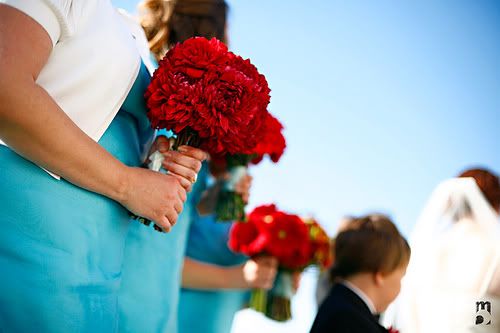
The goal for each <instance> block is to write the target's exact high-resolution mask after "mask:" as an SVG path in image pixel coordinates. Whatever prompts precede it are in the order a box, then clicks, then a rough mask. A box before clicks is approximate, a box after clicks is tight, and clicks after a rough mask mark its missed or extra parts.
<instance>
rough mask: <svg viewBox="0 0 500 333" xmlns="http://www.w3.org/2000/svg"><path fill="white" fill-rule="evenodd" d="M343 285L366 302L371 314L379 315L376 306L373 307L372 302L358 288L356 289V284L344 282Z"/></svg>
mask: <svg viewBox="0 0 500 333" xmlns="http://www.w3.org/2000/svg"><path fill="white" fill-rule="evenodd" d="M341 283H342V284H343V285H344V286H346V287H347V288H349V289H351V291H352V292H353V293H355V294H356V295H358V296H359V298H361V299H362V300H363V302H365V304H366V306H367V307H368V309H370V312H371V313H372V314H373V315H375V314H377V311H376V310H375V305H373V302H372V300H371V299H370V298H369V297H368V296H367V295H366V294H365V293H364V292H363V291H362V290H361V289H359V288H358V287H356V286H355V285H354V284H352V283H351V282H349V281H347V280H342V281H341Z"/></svg>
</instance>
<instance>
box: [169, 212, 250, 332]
mask: <svg viewBox="0 0 500 333" xmlns="http://www.w3.org/2000/svg"><path fill="white" fill-rule="evenodd" d="M230 228H231V223H227V222H217V221H216V219H215V216H214V215H209V216H207V217H200V216H199V215H198V214H194V218H193V222H192V224H191V229H190V230H189V237H188V243H187V249H186V256H187V257H190V258H192V259H195V260H198V261H202V262H206V263H210V264H215V265H219V266H234V265H240V264H242V263H244V262H245V261H246V260H247V259H248V258H247V257H245V256H243V255H240V254H236V253H234V252H232V251H231V250H230V249H229V248H228V247H227V241H228V235H229V229H230ZM248 299H249V292H248V291H247V290H195V289H186V288H183V289H182V290H181V298H180V302H179V315H178V318H179V320H178V322H179V330H178V331H179V333H191V332H200V333H229V332H230V331H231V326H232V322H233V317H234V315H235V314H236V312H237V311H238V310H240V309H242V308H243V307H244V305H245V304H246V303H247V302H248ZM194 318H196V320H193V319H194Z"/></svg>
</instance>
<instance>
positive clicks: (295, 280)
mask: <svg viewBox="0 0 500 333" xmlns="http://www.w3.org/2000/svg"><path fill="white" fill-rule="evenodd" d="M301 277H302V272H293V273H292V289H293V292H294V293H296V292H297V290H299V287H300V279H301Z"/></svg>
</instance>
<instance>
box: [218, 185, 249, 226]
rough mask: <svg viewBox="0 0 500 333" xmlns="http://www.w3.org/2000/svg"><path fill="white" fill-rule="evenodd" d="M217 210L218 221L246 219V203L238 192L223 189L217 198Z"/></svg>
mask: <svg viewBox="0 0 500 333" xmlns="http://www.w3.org/2000/svg"><path fill="white" fill-rule="evenodd" d="M215 212H216V214H217V221H243V220H244V219H245V203H244V202H243V198H242V197H241V195H239V194H238V193H236V192H234V191H227V190H222V191H221V192H220V194H219V198H218V200H217V207H216V208H215Z"/></svg>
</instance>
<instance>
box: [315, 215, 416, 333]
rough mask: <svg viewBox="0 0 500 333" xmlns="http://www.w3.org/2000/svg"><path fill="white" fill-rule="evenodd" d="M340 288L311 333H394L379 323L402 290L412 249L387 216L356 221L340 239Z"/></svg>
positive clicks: (336, 268) (336, 269) (335, 270)
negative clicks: (380, 314) (380, 316)
mask: <svg viewBox="0 0 500 333" xmlns="http://www.w3.org/2000/svg"><path fill="white" fill-rule="evenodd" d="M334 252H335V262H334V265H333V267H332V270H331V275H332V281H333V282H334V286H333V288H332V290H331V291H330V293H329V295H328V297H327V298H326V300H325V301H324V302H323V304H322V305H321V306H320V308H319V311H318V314H317V316H316V319H315V320H314V323H313V326H312V328H311V333H381V332H389V331H388V330H387V329H386V328H384V327H383V326H381V325H380V324H379V323H378V314H379V313H381V312H383V311H385V309H386V308H387V307H388V306H389V304H390V303H391V302H392V301H393V300H394V299H395V298H396V296H397V295H398V293H399V291H400V288H401V279H402V278H403V276H404V274H405V272H406V267H407V266H408V262H409V259H410V247H409V246H408V243H407V242H406V240H405V239H404V238H403V236H401V234H400V233H399V231H398V229H397V228H396V226H395V225H394V223H392V222H391V220H390V219H389V218H388V217H386V216H383V215H368V216H365V217H361V218H354V219H352V220H351V221H350V222H349V223H347V225H346V226H345V227H344V229H343V230H342V231H341V232H340V233H339V234H338V235H337V238H336V239H335V245H334Z"/></svg>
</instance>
